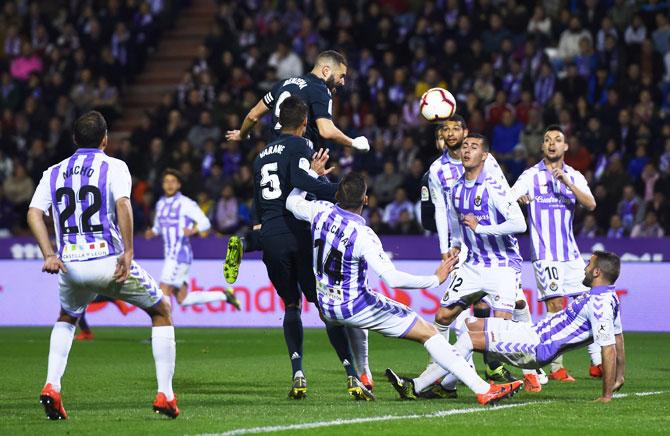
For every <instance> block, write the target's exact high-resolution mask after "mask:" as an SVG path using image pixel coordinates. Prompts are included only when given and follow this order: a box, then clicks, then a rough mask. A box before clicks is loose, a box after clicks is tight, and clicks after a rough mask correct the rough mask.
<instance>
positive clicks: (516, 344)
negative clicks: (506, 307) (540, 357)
mask: <svg viewBox="0 0 670 436" xmlns="http://www.w3.org/2000/svg"><path fill="white" fill-rule="evenodd" d="M484 333H485V335H486V351H485V352H486V355H487V356H488V358H489V359H492V360H499V361H501V362H503V363H509V364H511V365H513V366H516V367H518V368H537V367H538V366H539V365H538V362H537V356H536V354H535V349H536V348H537V346H538V345H539V344H540V338H539V336H538V335H537V333H535V330H533V327H532V325H530V324H527V323H523V322H516V321H512V320H506V319H502V318H486V319H485V320H484Z"/></svg>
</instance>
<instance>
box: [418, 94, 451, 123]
mask: <svg viewBox="0 0 670 436" xmlns="http://www.w3.org/2000/svg"><path fill="white" fill-rule="evenodd" d="M420 108H421V115H423V117H424V118H425V119H427V120H428V121H430V122H438V121H444V120H446V119H447V118H449V117H450V116H452V115H453V114H455V113H456V99H455V98H454V96H453V95H452V94H451V92H449V91H447V90H446V89H443V88H431V89H429V90H428V91H426V92H424V93H423V95H422V96H421V106H420Z"/></svg>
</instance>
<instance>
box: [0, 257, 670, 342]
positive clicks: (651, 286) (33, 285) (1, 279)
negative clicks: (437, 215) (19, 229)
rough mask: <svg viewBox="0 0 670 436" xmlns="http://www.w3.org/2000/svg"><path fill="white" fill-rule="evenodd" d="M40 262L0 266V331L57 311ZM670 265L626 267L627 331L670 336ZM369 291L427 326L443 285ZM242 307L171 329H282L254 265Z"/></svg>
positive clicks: (102, 306)
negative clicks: (668, 309)
mask: <svg viewBox="0 0 670 436" xmlns="http://www.w3.org/2000/svg"><path fill="white" fill-rule="evenodd" d="M138 263H139V264H140V265H142V267H143V268H145V269H146V270H147V271H148V272H149V273H150V274H151V275H152V276H153V277H154V278H156V279H158V277H160V270H161V267H162V261H160V260H138ZM395 264H396V266H397V268H398V269H400V270H402V271H407V272H412V273H414V274H431V273H432V272H433V271H434V270H435V268H436V267H437V263H436V262H433V261H425V260H399V261H396V262H395ZM41 266H42V262H41V261H37V260H35V261H11V260H7V261H0V326H49V325H52V324H53V323H54V321H55V320H56V317H57V316H58V311H59V299H58V279H57V277H56V276H54V275H48V274H44V273H41V272H40V270H41ZM190 275H191V277H190V280H189V288H190V291H191V292H208V291H217V290H222V289H223V288H224V287H226V286H227V283H226V282H225V280H224V279H223V275H222V267H221V262H219V261H213V260H196V261H195V262H194V264H193V266H192V267H191V273H190ZM668 277H670V265H668V264H667V263H665V264H664V263H624V264H622V271H621V277H620V278H619V280H618V282H617V292H618V293H619V297H620V299H621V308H622V309H621V310H622V320H623V326H624V330H625V331H654V332H663V331H666V332H667V331H670V319H669V318H668V317H667V315H666V312H665V307H666V305H665V303H664V302H665V299H666V298H667V295H668V293H667V289H668V287H667V281H668ZM368 279H369V284H370V287H371V288H372V289H375V290H377V291H378V292H381V293H383V294H385V295H387V296H389V297H391V298H393V299H395V300H397V301H399V302H401V303H403V304H406V305H408V306H410V307H412V309H414V310H415V311H416V312H417V313H419V314H420V315H421V316H423V317H424V318H425V319H427V320H432V319H433V317H434V315H435V312H436V311H437V310H438V308H439V304H440V299H441V298H442V296H443V293H444V290H445V289H446V283H445V284H443V285H442V286H441V287H439V288H435V289H420V290H400V289H392V288H389V287H388V286H387V285H386V284H385V283H383V282H382V281H380V279H379V277H377V276H376V275H375V274H374V273H370V275H369V277H368ZM522 282H523V287H524V292H525V293H526V297H527V299H528V301H529V303H530V309H531V313H532V316H533V320H538V319H540V318H541V317H543V316H544V313H545V312H544V304H542V303H539V302H537V299H536V289H535V278H534V275H533V268H532V265H531V264H530V263H524V264H523V269H522ZM233 287H234V289H235V291H236V294H237V296H238V298H239V300H240V302H241V304H242V310H241V311H236V310H234V309H233V307H232V306H230V305H227V304H226V303H219V302H217V303H208V304H204V305H197V306H191V307H187V308H184V307H180V306H178V305H177V304H176V302H174V301H173V307H174V309H173V316H174V323H175V325H176V326H181V327H280V326H281V325H282V319H283V313H284V309H283V305H282V302H281V299H280V298H279V297H278V296H277V294H276V293H275V291H274V288H273V287H272V283H270V280H269V279H268V277H267V273H266V271H265V266H264V265H263V263H262V262H261V261H259V260H247V261H244V262H243V263H242V265H241V268H240V275H239V278H238V281H237V283H235V285H233ZM87 316H88V320H89V322H90V323H91V325H92V326H96V325H97V326H103V325H104V326H149V325H150V322H149V317H148V316H147V315H146V314H145V313H144V312H143V311H142V310H140V309H137V308H135V307H132V306H131V312H130V313H129V314H128V315H127V316H123V315H122V314H121V313H120V312H119V310H118V309H117V308H116V307H115V306H114V305H113V304H111V303H94V304H91V305H90V306H89V309H88V312H87ZM303 325H304V326H305V327H322V326H323V323H322V321H321V320H320V319H319V316H318V312H317V310H316V308H315V307H314V306H312V305H309V304H304V307H303Z"/></svg>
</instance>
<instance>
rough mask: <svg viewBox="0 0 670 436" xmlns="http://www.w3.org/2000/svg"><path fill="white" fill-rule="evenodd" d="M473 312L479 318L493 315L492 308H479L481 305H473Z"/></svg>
mask: <svg viewBox="0 0 670 436" xmlns="http://www.w3.org/2000/svg"><path fill="white" fill-rule="evenodd" d="M472 314H473V315H474V316H475V317H477V318H488V317H489V316H491V309H489V308H488V307H487V308H485V309H484V308H479V307H473V308H472Z"/></svg>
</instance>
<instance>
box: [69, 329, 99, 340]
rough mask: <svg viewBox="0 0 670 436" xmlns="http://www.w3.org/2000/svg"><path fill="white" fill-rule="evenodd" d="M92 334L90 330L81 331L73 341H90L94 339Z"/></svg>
mask: <svg viewBox="0 0 670 436" xmlns="http://www.w3.org/2000/svg"><path fill="white" fill-rule="evenodd" d="M94 337H95V336H94V335H93V332H92V331H90V330H82V331H80V332H79V334H78V335H77V336H75V337H74V340H75V341H90V340H92V339H93V338H94Z"/></svg>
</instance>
